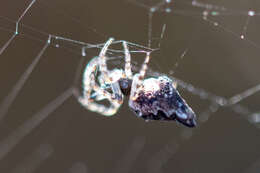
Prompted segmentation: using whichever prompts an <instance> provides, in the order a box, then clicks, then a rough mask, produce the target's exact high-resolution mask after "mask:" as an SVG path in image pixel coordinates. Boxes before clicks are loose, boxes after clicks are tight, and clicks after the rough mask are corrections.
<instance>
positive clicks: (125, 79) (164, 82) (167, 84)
mask: <svg viewBox="0 0 260 173" xmlns="http://www.w3.org/2000/svg"><path fill="white" fill-rule="evenodd" d="M113 41H114V39H113V38H109V39H108V41H107V42H106V43H105V44H104V46H103V48H102V49H101V51H100V53H99V56H97V57H94V58H93V59H92V60H91V61H90V62H89V63H88V64H87V65H86V67H85V69H84V73H83V83H82V85H83V86H82V87H83V93H82V96H80V97H79V98H78V101H79V102H80V103H81V105H83V106H84V107H85V108H87V109H88V110H90V111H93V112H97V113H99V114H102V115H105V116H112V115H114V114H115V113H116V112H117V111H118V109H119V107H120V106H121V105H122V103H123V100H124V96H129V102H128V105H129V107H130V109H131V110H133V111H134V112H135V113H136V115H137V116H138V117H141V118H143V119H145V120H147V121H148V120H164V121H172V120H175V121H177V122H180V123H181V124H184V125H186V126H188V127H194V126H196V121H195V119H196V115H195V113H194V112H193V111H192V109H191V108H190V107H189V106H188V104H187V103H186V102H185V100H184V99H183V98H182V97H181V96H180V94H179V92H178V91H177V90H176V86H177V85H176V82H173V81H172V80H171V79H170V78H168V77H167V76H159V77H150V78H147V79H145V78H144V77H145V73H146V70H147V68H148V62H149V60H150V52H148V53H147V54H146V57H145V61H144V63H143V64H142V67H141V69H140V71H139V73H136V74H134V75H133V74H132V70H131V56H130V52H129V48H128V46H127V43H126V41H122V45H123V48H124V54H125V67H124V70H123V69H117V68H115V69H113V70H108V69H107V64H106V60H107V56H106V52H107V50H108V47H109V46H110V45H111V44H112V43H113ZM104 99H107V100H108V101H109V103H110V106H105V105H103V104H99V103H97V102H98V101H101V100H104Z"/></svg>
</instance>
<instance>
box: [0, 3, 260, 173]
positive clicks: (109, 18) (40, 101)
mask: <svg viewBox="0 0 260 173" xmlns="http://www.w3.org/2000/svg"><path fill="white" fill-rule="evenodd" d="M151 2H152V1H151ZM178 2H183V3H178ZM186 2H187V4H189V3H190V1H189V0H185V1H179V0H178V1H176V2H175V1H174V2H173V3H174V5H175V8H174V9H176V10H177V9H179V10H183V11H184V14H185V15H174V14H169V15H166V16H164V15H160V14H157V15H155V16H154V20H153V24H154V25H153V29H154V32H153V34H154V36H155V37H158V35H160V29H161V26H162V23H166V24H167V28H166V32H165V37H164V39H163V40H162V47H161V52H160V53H158V54H156V55H154V56H153V58H152V63H151V66H152V67H154V69H155V70H158V71H160V72H164V73H168V72H169V71H170V70H172V69H173V66H174V64H175V63H176V60H177V59H178V57H180V55H181V54H182V53H183V51H184V50H185V49H186V48H188V49H189V51H188V53H187V54H186V56H185V58H184V59H183V60H181V61H179V67H178V68H177V69H176V70H175V74H174V75H175V76H176V77H178V78H180V79H182V80H184V81H186V82H188V83H191V84H193V85H194V86H196V87H200V88H204V89H206V90H207V91H210V92H212V93H214V94H216V95H220V96H224V97H231V96H233V95H234V94H237V93H239V92H242V91H244V90H245V89H248V88H250V87H252V86H255V85H256V84H258V83H260V79H259V73H260V68H259V64H260V59H259V48H257V47H254V46H253V45H250V44H248V43H246V42H244V41H241V40H239V39H238V38H237V37H235V36H233V35H232V34H230V33H228V32H227V31H223V30H221V29H220V28H217V27H213V26H212V25H209V23H207V22H205V21H203V20H202V19H201V17H198V16H195V15H192V13H191V10H193V8H192V7H191V6H190V5H185V3H186ZM205 2H208V3H214V1H205ZM29 3H30V1H29V0H19V1H17V0H2V1H1V2H0V15H1V16H6V17H7V18H9V19H12V20H16V19H17V18H18V17H19V15H20V14H21V13H22V12H23V10H24V9H25V8H26V6H27V5H28V4H29ZM215 3H217V4H219V5H223V6H225V7H227V8H233V9H236V10H237V11H246V10H248V9H249V8H254V10H255V11H259V9H260V4H259V2H258V0H250V1H242V0H229V1H228V2H225V1H221V2H220V1H215ZM174 9H173V10H174ZM64 14H66V15H64ZM147 14H148V13H147V11H146V10H145V9H143V8H141V7H138V6H137V5H135V4H133V3H129V2H127V1H125V0H109V1H108V0H107V1H106V0H103V1H102V0H74V1H72V0H45V1H43V0H40V1H37V2H36V3H35V4H34V5H33V7H32V8H31V9H30V11H29V12H28V13H27V14H26V16H25V17H24V18H23V20H22V23H24V24H26V25H28V26H31V27H33V28H36V29H37V30H38V31H45V32H47V33H51V34H56V35H60V36H64V37H68V38H72V39H74V40H81V41H85V42H88V43H102V42H105V41H106V39H107V38H108V37H110V36H113V37H115V38H116V39H123V40H128V41H131V42H135V43H138V44H142V45H145V44H146V43H147V29H148V18H147ZM196 17H198V18H196ZM215 20H217V21H219V22H220V23H221V24H222V25H223V26H224V27H226V28H230V30H232V31H234V32H235V33H240V32H242V30H243V26H244V23H245V21H246V16H242V17H241V16H237V15H231V16H230V15H227V16H222V17H219V18H215ZM8 24H10V23H8V22H7V23H4V22H2V23H0V26H3V27H4V28H11V29H12V30H14V25H12V26H10V27H9V26H8ZM89 27H90V28H92V29H96V30H97V32H98V33H99V34H97V33H95V32H94V31H93V30H91V29H88V28H89ZM259 27H260V26H259V18H257V17H255V18H252V20H251V21H250V24H249V25H248V30H247V34H248V38H249V39H250V40H252V41H253V42H254V43H256V45H258V46H259V45H260V38H259ZM22 32H24V33H26V34H27V35H29V36H32V37H34V38H38V39H40V40H43V41H44V40H46V38H47V37H46V36H45V35H42V34H39V33H38V32H32V31H29V30H23V31H22ZM11 35H12V33H9V32H6V31H2V30H1V31H0V45H3V44H4V43H5V42H6V41H7V40H8V39H9V38H10V36H11ZM43 46H44V42H39V41H34V40H32V39H30V38H28V37H25V36H17V37H16V38H15V40H14V41H13V42H12V43H11V45H10V46H9V47H8V48H7V49H6V50H5V52H4V53H3V54H2V55H1V56H0V81H1V90H0V100H2V99H3V98H4V97H5V96H6V95H7V93H8V92H9V91H10V89H11V87H12V86H13V85H14V84H15V82H17V80H18V78H19V76H20V75H21V73H22V72H24V71H25V69H26V68H27V67H28V65H29V64H30V63H31V62H32V61H33V59H34V58H35V56H36V55H37V54H38V52H39V51H40V50H41V48H42V47H43ZM153 46H155V45H153ZM67 47H70V48H71V49H73V51H74V52H76V53H73V52H70V51H68V50H66V49H60V48H54V47H49V48H48V49H47V50H46V52H45V53H44V55H43V57H42V59H41V61H40V63H39V64H38V66H37V67H36V68H35V70H34V71H33V74H32V76H31V77H30V78H29V80H27V83H26V84H25V87H24V88H23V89H22V91H21V92H20V93H19V95H18V97H17V99H16V100H15V102H14V104H13V105H12V107H11V109H10V111H9V112H8V115H7V116H6V117H5V119H4V120H3V122H1V125H0V140H4V139H5V138H6V137H7V136H8V135H9V134H10V133H12V132H13V131H15V129H17V127H18V126H20V125H21V124H23V122H25V121H26V120H28V119H30V117H32V116H33V115H34V114H35V113H36V112H38V111H39V110H40V109H41V108H43V107H44V106H45V105H46V104H48V103H50V101H51V100H53V99H55V98H56V97H57V96H58V95H60V94H61V93H62V92H63V91H65V90H66V89H67V88H69V87H70V86H71V85H72V83H73V80H74V78H75V71H76V69H77V68H78V63H79V60H80V54H79V53H80V52H79V49H76V48H75V49H74V48H73V47H71V46H70V45H69V44H67ZM87 58H91V56H90V55H89V56H88V57H87ZM133 59H134V56H133ZM180 92H181V93H182V95H183V97H184V98H186V100H187V102H189V104H190V105H191V107H192V108H193V109H194V111H195V112H196V113H197V114H198V117H199V116H200V113H202V112H203V111H205V110H206V109H207V107H208V106H209V105H210V104H211V103H210V102H209V101H205V100H201V99H200V98H199V97H197V96H193V95H192V94H190V93H189V92H187V91H185V90H180ZM259 98H260V95H259V93H257V94H255V95H253V96H252V97H249V98H247V99H245V100H244V101H242V104H243V105H245V106H247V107H248V108H250V110H252V111H257V110H259ZM184 129H186V127H184V126H181V125H178V124H176V123H174V122H172V123H162V122H149V123H146V122H145V121H143V120H142V119H138V118H137V117H136V116H135V115H134V114H133V113H132V112H131V111H130V110H129V109H128V106H127V104H125V105H123V107H122V108H121V109H120V110H119V112H118V113H117V115H116V116H114V117H110V118H107V117H104V116H98V114H96V113H92V112H89V111H87V110H85V109H84V108H83V107H81V106H80V105H79V104H78V102H77V101H76V99H75V98H74V97H71V98H70V99H68V100H67V101H66V102H65V103H64V104H63V105H62V106H60V107H59V108H58V109H57V110H56V111H54V112H53V113H51V114H50V115H49V116H48V118H47V119H46V120H44V121H43V122H42V123H41V124H40V125H39V126H38V127H37V128H35V129H34V130H33V131H32V132H31V133H30V134H29V135H27V136H26V137H25V138H24V139H23V140H22V141H21V142H20V143H19V144H18V145H17V146H16V147H15V148H14V149H13V150H12V151H11V152H10V153H9V154H8V155H7V156H6V157H4V159H2V160H1V161H0V172H1V173H8V172H12V171H14V172H22V168H24V167H27V168H28V171H27V172H30V171H29V170H30V169H31V170H33V171H32V172H35V173H47V172H48V173H50V172H56V173H58V172H60V173H65V172H73V173H84V172H90V173H109V172H111V173H117V172H118V173H126V172H129V173H130V172H140V173H141V172H149V173H151V172H156V173H157V172H165V173H173V172H178V173H182V172H183V173H184V172H185V173H186V172H187V173H193V172H194V173H203V172H205V173H206V172H210V173H220V172H222V173H230V172H236V173H238V172H247V171H248V170H249V172H250V170H251V171H252V172H254V171H255V172H256V170H257V169H255V168H251V166H252V165H253V164H254V163H256V162H257V160H258V159H259V157H260V151H259V146H260V140H259V139H260V130H259V129H257V128H256V127H255V126H254V125H253V124H251V123H249V122H248V121H247V120H246V119H244V118H243V116H240V115H239V114H238V113H234V112H233V111H232V110H230V109H228V108H227V109H220V110H219V111H218V112H216V113H212V114H211V116H210V119H209V120H208V121H207V122H205V123H201V124H200V123H199V126H198V127H197V128H196V129H194V130H193V134H192V137H191V138H190V139H189V140H186V141H185V140H183V139H182V136H183V135H184V136H186V135H185V134H189V133H190V131H183V130H184ZM43 144H44V145H43ZM39 147H43V151H42V150H40V151H42V153H40V154H39V153H38V154H37V152H36V153H35V151H36V150H39ZM40 149H41V148H40ZM44 149H45V150H46V151H45V150H44ZM48 151H49V152H50V155H49V156H48V158H47V159H43V161H42V162H41V161H40V162H39V163H37V158H39V155H40V158H41V157H43V156H42V155H44V153H45V154H46V152H47V153H48ZM35 158H36V159H35ZM35 160H36V161H35ZM35 165H38V166H36V167H35V168H33V167H34V166H35ZM30 166H31V167H30ZM255 166H257V164H256V165H255ZM258 168H259V165H258ZM258 170H259V169H258Z"/></svg>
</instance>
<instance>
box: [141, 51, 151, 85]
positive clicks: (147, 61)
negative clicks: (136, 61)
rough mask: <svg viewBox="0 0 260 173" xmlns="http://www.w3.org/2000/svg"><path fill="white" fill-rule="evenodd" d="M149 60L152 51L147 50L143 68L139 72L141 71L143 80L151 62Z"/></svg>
mask: <svg viewBox="0 0 260 173" xmlns="http://www.w3.org/2000/svg"><path fill="white" fill-rule="evenodd" d="M149 61H150V52H147V53H146V57H145V60H144V63H143V65H142V68H141V70H140V72H139V73H140V76H139V78H140V80H143V79H144V76H145V73H146V70H147V68H148V63H149Z"/></svg>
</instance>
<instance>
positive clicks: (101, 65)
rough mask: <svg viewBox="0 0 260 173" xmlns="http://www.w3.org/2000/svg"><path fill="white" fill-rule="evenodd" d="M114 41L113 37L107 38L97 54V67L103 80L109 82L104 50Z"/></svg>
mask: <svg viewBox="0 0 260 173" xmlns="http://www.w3.org/2000/svg"><path fill="white" fill-rule="evenodd" d="M113 41H114V39H113V38H109V39H108V41H107V42H106V43H105V45H104V47H103V48H102V50H101V51H100V54H99V68H100V73H101V75H102V76H103V78H104V80H105V81H104V82H107V83H111V79H110V78H109V76H108V70H107V62H106V61H107V58H106V52H107V49H108V47H109V45H110V44H112V42H113ZM101 85H102V84H101Z"/></svg>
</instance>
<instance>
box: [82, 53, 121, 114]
mask: <svg viewBox="0 0 260 173" xmlns="http://www.w3.org/2000/svg"><path fill="white" fill-rule="evenodd" d="M98 61H99V57H95V58H93V59H92V60H91V61H90V62H89V63H88V65H87V67H86V69H85V71H84V73H83V96H81V97H79V98H78V101H79V102H80V103H81V105H83V106H84V107H85V108H87V109H89V110H91V111H93V112H98V113H100V114H103V115H105V116H112V115H114V114H115V113H116V112H117V110H118V108H119V107H120V106H121V104H122V100H120V99H118V98H120V95H122V94H121V91H120V88H117V87H119V86H117V85H116V84H114V85H112V91H113V92H115V93H118V94H116V95H118V96H117V97H118V98H117V97H115V96H113V95H112V94H110V93H109V92H108V91H106V88H102V87H100V86H99V85H98V84H97V83H96V79H95V72H96V69H97V66H98ZM118 90H119V91H118ZM93 91H94V94H96V95H97V96H98V97H97V98H93V97H92V95H93V94H92V92H93ZM103 99H108V101H109V102H110V104H111V105H110V106H109V107H106V106H104V105H102V104H98V103H96V102H95V101H99V100H103Z"/></svg>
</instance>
